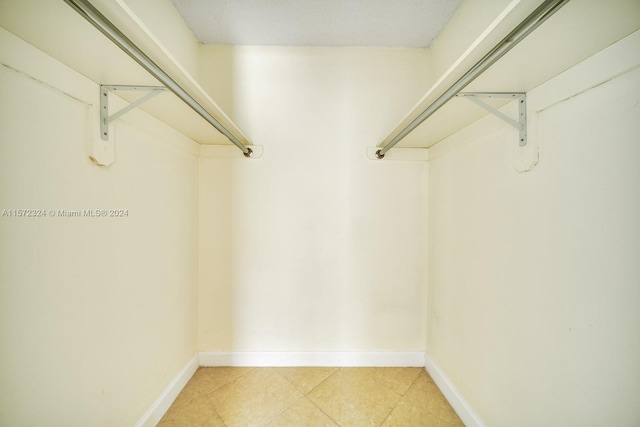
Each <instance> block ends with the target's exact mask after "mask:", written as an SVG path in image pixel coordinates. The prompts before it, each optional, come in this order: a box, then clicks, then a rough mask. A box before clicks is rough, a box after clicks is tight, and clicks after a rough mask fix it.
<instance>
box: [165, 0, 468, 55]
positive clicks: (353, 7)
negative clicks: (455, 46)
mask: <svg viewBox="0 0 640 427" xmlns="http://www.w3.org/2000/svg"><path fill="white" fill-rule="evenodd" d="M461 1H462V0H172V2H173V4H174V5H175V6H176V8H177V9H178V11H179V12H180V14H181V15H182V17H183V18H184V20H185V22H186V23H187V25H188V26H189V28H190V29H191V31H192V32H193V34H194V35H195V36H196V38H198V40H199V41H200V42H202V43H206V44H226V45H276V46H375V47H413V48H423V47H428V46H430V45H431V43H432V42H433V40H434V39H435V38H436V36H437V35H438V33H440V31H441V30H442V29H443V28H444V26H445V25H446V24H447V22H448V21H449V19H450V18H451V16H452V15H453V13H454V12H455V10H456V8H457V7H458V6H459V5H460V3H461Z"/></svg>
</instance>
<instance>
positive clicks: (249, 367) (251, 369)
mask: <svg viewBox="0 0 640 427" xmlns="http://www.w3.org/2000/svg"><path fill="white" fill-rule="evenodd" d="M201 368H236V366H201ZM247 368H248V369H249V370H248V371H247V372H245V373H244V374H242V375H240V376H239V377H236V378H234V379H232V380H231V381H229V382H226V383H223V384H220V385H219V386H218V387H216V388H215V389H214V390H211V391H212V392H213V391H216V390H218V389H219V388H221V387H224V386H225V385H227V384H229V383H232V382H234V381H236V380H239V379H240V378H242V377H244V376H245V375H247V374H249V373H250V372H252V371H254V370H256V369H258V368H256V367H255V366H254V367H251V366H247ZM196 372H197V371H196ZM204 374H205V375H206V376H208V377H209V378H211V379H214V378H215V377H214V376H213V375H210V374H208V373H207V372H206V371H205V372H204ZM194 375H195V374H194ZM191 378H193V377H191ZM189 381H191V380H189ZM207 393H210V392H207Z"/></svg>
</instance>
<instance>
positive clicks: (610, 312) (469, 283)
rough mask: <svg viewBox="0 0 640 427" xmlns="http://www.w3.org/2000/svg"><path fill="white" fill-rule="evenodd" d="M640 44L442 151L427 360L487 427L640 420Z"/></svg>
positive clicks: (560, 81) (432, 189)
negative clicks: (524, 145) (526, 158)
mask: <svg viewBox="0 0 640 427" xmlns="http://www.w3.org/2000/svg"><path fill="white" fill-rule="evenodd" d="M638 52H640V34H638V33H636V34H633V35H632V36H629V37H627V38H626V39H624V40H622V41H621V42H619V43H617V44H615V45H613V46H612V47H609V48H608V49H606V50H604V51H602V52H600V53H599V54H597V55H596V56H594V57H592V58H590V59H588V60H587V61H585V62H583V63H581V64H579V65H578V66H576V67H574V68H573V69H570V70H569V71H567V72H566V73H563V74H562V75H560V76H558V77H556V78H554V79H553V80H551V81H549V82H547V83H545V84H544V85H542V86H540V87H538V88H537V89H535V90H533V91H531V92H530V93H529V104H528V108H529V119H530V127H529V129H530V131H531V134H530V136H531V142H532V143H537V144H539V147H540V162H539V164H538V165H537V167H535V168H534V169H533V170H531V171H530V172H526V173H522V174H520V173H517V172H516V171H515V170H514V168H513V164H514V159H515V157H516V153H515V152H514V150H515V148H514V146H515V145H516V144H517V142H516V135H515V131H513V130H511V129H509V128H507V127H504V126H499V128H498V130H495V129H496V126H495V123H496V120H497V119H494V118H491V117H490V118H487V119H483V120H482V121H480V122H478V123H476V124H474V125H472V126H471V127H470V128H467V129H464V130H463V131H461V132H459V133H458V134H457V135H454V136H452V137H451V138H449V139H448V140H445V141H444V142H442V143H441V144H439V145H438V146H437V147H435V148H434V149H432V150H430V151H431V152H430V154H431V157H432V160H431V161H430V169H429V206H430V211H429V218H430V219H429V232H430V243H429V266H430V267H429V294H428V300H429V306H428V321H427V325H428V338H427V353H428V354H429V356H430V357H431V358H432V359H433V360H434V361H435V363H436V365H438V366H439V367H440V368H441V369H442V370H443V371H444V372H445V373H446V375H447V376H448V377H449V378H450V379H451V381H452V382H453V383H454V384H455V386H456V388H458V390H460V392H461V393H462V394H463V395H464V396H465V398H466V399H467V400H468V402H469V403H470V404H471V406H472V407H473V408H474V409H475V411H476V412H477V413H478V414H479V416H480V417H481V418H482V419H483V420H484V422H485V423H486V425H487V426H514V425H518V426H541V425H545V426H567V425H580V426H591V425H593V426H600V425H618V426H631V425H638V422H640V408H639V407H638V405H637V399H638V396H639V395H640V365H639V364H638V360H640V334H638V325H640V220H639V218H640V168H638V163H639V162H640V145H639V144H638V135H639V134H640V107H639V105H640V104H639V101H640V68H639V66H640V57H639V55H638Z"/></svg>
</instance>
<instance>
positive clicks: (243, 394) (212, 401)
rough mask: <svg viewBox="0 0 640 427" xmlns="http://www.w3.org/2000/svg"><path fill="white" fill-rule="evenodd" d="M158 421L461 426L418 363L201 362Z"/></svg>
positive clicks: (229, 425)
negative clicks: (238, 365)
mask: <svg viewBox="0 0 640 427" xmlns="http://www.w3.org/2000/svg"><path fill="white" fill-rule="evenodd" d="M158 426H159V427H173V426H213V427H216V426H222V427H224V426H226V427H236V426H269V427H283V426H295V427H304V426H313V427H315V426H334V427H335V426H341V427H350V426H353V427H366V426H372V427H378V426H382V427H392V426H394V427H400V426H402V427H411V426H464V424H462V422H461V421H460V419H459V418H458V416H457V415H456V413H455V412H454V411H453V409H452V408H451V406H450V405H449V403H448V402H447V401H446V400H445V398H444V396H442V393H440V390H438V387H437V386H436V385H435V383H434V382H433V380H432V379H431V378H430V377H429V375H428V374H427V373H426V371H425V370H424V369H422V368H230V367H219V368H200V369H198V371H197V372H196V373H195V375H194V376H193V378H191V380H190V381H189V383H188V384H187V385H186V387H185V388H184V390H182V392H181V393H180V394H179V395H178V397H177V398H176V400H175V402H174V403H173V405H172V406H171V408H169V410H168V411H167V413H166V414H165V416H164V418H162V420H161V421H160V423H159V424H158Z"/></svg>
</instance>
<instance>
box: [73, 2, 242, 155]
mask: <svg viewBox="0 0 640 427" xmlns="http://www.w3.org/2000/svg"><path fill="white" fill-rule="evenodd" d="M64 1H65V2H66V3H67V4H68V5H69V6H71V7H72V8H73V9H74V10H75V11H76V12H78V13H79V14H80V15H81V16H82V17H83V18H85V19H86V20H87V21H89V22H90V23H91V24H92V25H93V26H94V27H96V28H97V29H98V30H99V31H100V32H101V33H102V34H104V35H105V36H107V38H108V39H109V40H111V41H112V42H113V43H114V44H115V45H116V46H118V47H119V48H120V49H122V50H123V51H124V52H125V53H126V54H127V55H129V56H130V57H131V58H132V59H133V60H134V61H136V62H137V63H138V64H140V65H141V66H142V68H144V69H145V70H147V71H148V72H149V73H150V74H151V75H152V76H153V77H155V78H156V79H158V81H159V82H160V83H162V84H163V85H164V86H165V87H166V88H167V89H169V90H170V91H171V92H173V93H174V94H175V95H176V96H177V97H178V98H180V99H181V100H182V101H183V102H184V103H185V104H187V105H188V106H189V107H191V108H192V109H193V110H194V111H195V112H196V113H198V114H199V115H200V117H202V118H203V119H205V120H206V121H207V122H208V123H209V124H211V125H212V126H213V127H214V128H216V129H217V130H218V131H219V132H220V133H221V134H223V135H224V136H226V137H227V138H228V139H229V140H230V141H231V142H232V143H233V144H234V145H235V146H236V147H238V148H239V149H240V150H242V152H243V153H244V155H245V157H251V154H253V151H252V150H251V148H249V147H247V146H245V145H244V144H243V143H242V142H240V141H239V140H238V138H236V137H235V136H233V134H231V132H229V131H228V130H227V129H226V128H225V127H224V126H223V125H222V124H221V123H220V122H219V121H218V120H216V118H215V117H213V116H212V115H211V114H210V113H209V112H208V111H207V110H205V109H204V107H203V106H202V105H200V104H199V103H198V102H197V101H196V100H195V99H193V97H192V96H191V95H189V94H188V93H187V91H186V90H184V89H183V88H182V87H181V86H180V85H179V84H178V83H176V82H175V81H174V80H173V79H172V78H171V77H169V75H168V74H167V73H166V72H165V71H164V70H163V69H162V68H160V67H159V66H158V65H157V64H156V63H155V62H153V60H152V59H151V58H149V57H148V56H147V55H146V54H145V53H144V52H143V51H142V50H141V49H140V48H139V47H138V46H136V45H135V44H134V43H133V42H132V41H131V40H129V39H128V38H127V36H125V35H124V34H123V33H122V32H121V31H120V30H119V29H118V28H117V27H116V26H115V25H113V23H112V22H111V21H109V20H108V19H107V18H106V17H105V16H104V15H102V14H101V13H100V12H99V11H98V10H97V9H96V8H95V7H93V5H92V4H91V3H89V2H88V1H87V0H64Z"/></svg>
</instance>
